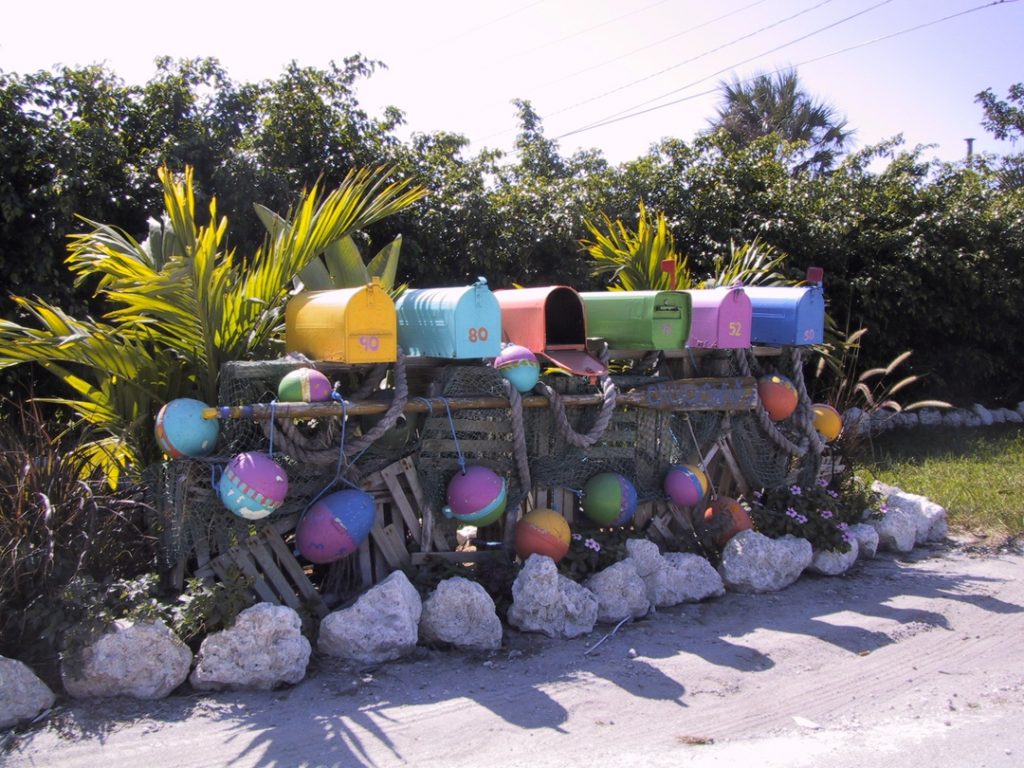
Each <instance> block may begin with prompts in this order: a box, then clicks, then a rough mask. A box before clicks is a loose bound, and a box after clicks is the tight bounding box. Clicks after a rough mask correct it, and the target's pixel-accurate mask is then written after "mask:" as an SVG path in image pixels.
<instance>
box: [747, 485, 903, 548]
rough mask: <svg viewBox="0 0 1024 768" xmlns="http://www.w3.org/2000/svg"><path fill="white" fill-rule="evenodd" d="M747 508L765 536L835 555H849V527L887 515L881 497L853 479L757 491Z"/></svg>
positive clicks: (755, 525)
mask: <svg viewBox="0 0 1024 768" xmlns="http://www.w3.org/2000/svg"><path fill="white" fill-rule="evenodd" d="M748 506H749V510H750V519H751V521H752V522H753V524H754V530H756V531H759V532H760V533H763V534H764V535H765V536H769V537H771V538H773V539H777V538H779V537H781V536H785V535H786V534H791V535H793V536H799V537H801V538H804V539H807V540H808V541H810V542H811V544H812V545H813V546H814V548H815V549H817V550H832V551H835V552H848V551H849V549H850V541H851V539H852V537H851V535H850V533H849V532H848V529H849V526H851V525H854V524H855V523H859V522H861V521H862V520H864V519H865V518H866V517H869V516H876V517H877V516H881V515H882V514H885V505H884V504H883V503H882V500H881V497H880V496H879V495H878V494H876V493H874V492H873V491H871V490H869V489H867V488H865V487H864V485H863V483H861V482H860V481H858V480H857V479H856V478H852V477H851V478H849V479H847V480H845V481H844V480H843V479H840V478H835V479H834V480H833V481H831V482H830V481H829V480H826V479H819V480H818V481H817V482H815V484H814V485H811V486H799V485H783V486H780V487H778V488H773V489H771V490H766V491H755V492H754V498H753V499H752V500H751V501H750V502H749V505H748Z"/></svg>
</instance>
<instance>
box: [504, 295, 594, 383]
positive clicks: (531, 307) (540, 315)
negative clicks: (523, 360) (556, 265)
mask: <svg viewBox="0 0 1024 768" xmlns="http://www.w3.org/2000/svg"><path fill="white" fill-rule="evenodd" d="M494 297H495V298H496V299H497V300H498V304H499V305H500V306H501V328H502V335H503V336H504V338H505V340H506V341H510V342H512V343H513V344H519V345H520V346H523V347H526V348H527V349H528V350H530V351H531V352H533V354H535V355H538V356H540V357H543V358H545V359H547V360H549V361H551V363H553V364H554V365H556V366H557V367H559V368H564V369H565V370H567V371H569V372H570V373H574V374H576V375H578V376H587V377H589V378H594V377H596V376H603V375H605V374H606V373H607V372H608V369H607V368H605V367H604V365H602V364H601V362H600V361H599V360H597V359H595V358H594V357H591V356H590V355H589V354H587V313H586V310H585V309H584V308H583V301H582V300H581V299H580V296H579V294H578V293H576V291H574V290H573V289H572V288H569V287H567V286H564V285H555V286H548V287H545V288H521V289H518V290H507V291H495V292H494Z"/></svg>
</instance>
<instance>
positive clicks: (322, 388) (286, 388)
mask: <svg viewBox="0 0 1024 768" xmlns="http://www.w3.org/2000/svg"><path fill="white" fill-rule="evenodd" d="M332 391H333V387H331V382H330V379H328V378H327V377H326V376H325V375H324V374H323V373H321V372H320V371H318V370H316V369H315V368H296V369H295V370H294V371H289V372H288V373H286V374H285V375H284V378H282V379H281V381H280V383H279V384H278V385H277V399H278V400H280V401H281V402H284V403H322V402H324V401H325V400H330V399H331V392H332Z"/></svg>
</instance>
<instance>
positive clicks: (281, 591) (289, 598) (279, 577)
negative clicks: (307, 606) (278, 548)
mask: <svg viewBox="0 0 1024 768" xmlns="http://www.w3.org/2000/svg"><path fill="white" fill-rule="evenodd" d="M246 546H247V548H248V553H249V555H250V556H251V557H252V558H253V560H255V561H256V564H257V565H258V566H259V568H260V572H261V573H262V575H263V578H264V580H265V581H266V582H267V583H268V584H269V585H270V586H271V587H272V588H273V590H274V592H275V593H277V596H278V601H277V602H283V603H284V604H285V605H287V606H288V607H289V608H293V609H294V610H296V611H298V610H301V609H302V603H301V601H300V600H299V598H298V597H297V596H296V594H295V588H294V587H293V586H292V585H291V584H290V583H288V579H286V578H285V577H284V574H283V573H281V571H280V569H279V568H278V567H277V563H275V562H274V558H273V557H272V556H271V554H270V550H269V548H267V547H266V546H264V544H263V543H262V542H260V541H257V540H253V539H250V540H249V541H248V542H246Z"/></svg>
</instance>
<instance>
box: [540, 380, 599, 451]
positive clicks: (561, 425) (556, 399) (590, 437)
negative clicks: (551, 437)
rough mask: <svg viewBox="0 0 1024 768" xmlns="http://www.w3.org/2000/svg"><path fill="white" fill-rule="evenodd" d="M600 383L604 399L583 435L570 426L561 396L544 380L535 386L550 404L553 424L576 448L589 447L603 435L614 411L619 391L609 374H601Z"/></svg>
mask: <svg viewBox="0 0 1024 768" xmlns="http://www.w3.org/2000/svg"><path fill="white" fill-rule="evenodd" d="M600 383H601V393H602V395H603V396H604V401H603V402H602V403H601V412H600V413H599V414H598V416H597V421H595V422H594V426H593V427H591V428H590V430H589V431H588V432H587V433H586V434H583V435H581V434H580V433H579V432H577V431H576V430H574V429H573V428H572V425H571V424H570V423H569V417H568V416H567V415H566V413H565V405H564V404H563V403H562V398H561V396H560V395H559V394H558V393H557V392H556V391H555V390H554V389H552V388H551V387H550V386H548V385H547V384H545V383H544V382H540V383H538V384H537V386H536V388H535V389H539V390H540V392H541V394H543V395H544V397H546V398H547V399H548V401H549V403H550V404H551V410H552V411H554V415H555V424H556V426H557V427H558V431H559V433H560V434H561V435H562V437H563V438H564V439H565V441H566V442H567V443H569V444H570V445H573V446H575V447H577V448H589V447H590V446H592V445H594V443H596V442H597V441H598V440H600V439H601V438H602V437H603V436H604V433H605V432H606V431H607V429H608V425H609V424H610V423H611V420H612V414H613V413H614V411H615V400H616V399H617V397H618V394H619V391H618V389H616V387H615V384H614V383H613V382H612V380H611V377H610V376H602V377H601V379H600Z"/></svg>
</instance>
